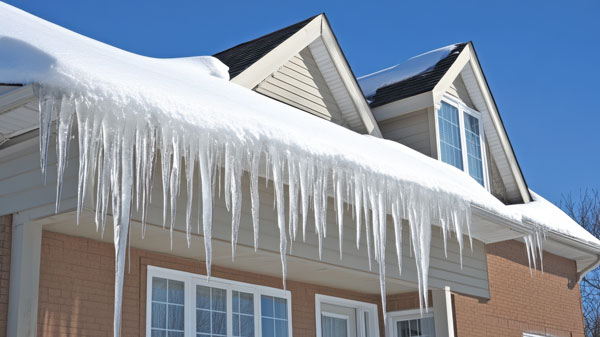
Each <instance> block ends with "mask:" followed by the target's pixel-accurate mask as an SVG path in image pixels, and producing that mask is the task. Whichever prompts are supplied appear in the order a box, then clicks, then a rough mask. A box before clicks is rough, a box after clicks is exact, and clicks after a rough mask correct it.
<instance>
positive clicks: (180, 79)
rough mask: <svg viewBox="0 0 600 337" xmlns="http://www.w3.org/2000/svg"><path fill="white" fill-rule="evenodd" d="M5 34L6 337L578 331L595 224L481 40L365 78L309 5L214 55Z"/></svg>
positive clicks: (1, 303) (48, 28) (23, 19)
mask: <svg viewBox="0 0 600 337" xmlns="http://www.w3.org/2000/svg"><path fill="white" fill-rule="evenodd" d="M0 34H1V35H0V50H4V51H6V54H5V56H4V59H3V58H2V57H0V59H3V60H4V61H3V63H2V64H0V83H3V84H2V85H0V233H1V235H0V240H1V242H2V243H1V245H0V246H1V247H2V249H1V250H0V252H1V253H0V254H1V260H0V261H2V263H1V269H2V272H1V273H0V277H1V278H2V279H1V281H0V287H1V290H0V294H1V296H0V325H1V326H0V336H75V335H77V336H110V335H119V334H120V335H122V336H153V337H154V336H198V337H205V336H295V337H299V336H318V337H329V336H365V337H366V336H369V337H371V336H402V337H405V336H461V337H464V336H480V335H488V336H583V317H582V312H581V295H580V291H579V285H578V282H579V280H580V279H581V277H582V276H583V275H585V274H586V273H587V272H588V271H590V270H592V269H593V268H595V267H596V266H597V265H598V263H599V262H600V241H598V240H597V239H595V238H594V237H593V236H592V235H591V234H589V233H587V232H586V231H585V230H583V229H582V228H581V227H580V226H578V225H577V224H576V223H575V222H573V221H572V220H570V219H569V217H568V216H566V215H565V214H564V213H563V212H562V211H560V210H559V209H558V208H556V207H555V206H553V205H551V204H550V203H549V202H547V201H545V200H544V199H543V198H542V197H540V196H538V195H537V194H535V193H534V192H532V191H530V190H529V189H528V187H527V184H526V181H525V178H524V175H523V172H522V171H521V169H520V167H519V164H518V161H517V158H516V156H515V154H514V151H513V148H512V145H511V143H510V140H509V139H508V135H507V134H506V131H505V129H504V126H503V124H502V120H501V118H500V113H499V111H498V107H497V105H496V102H495V101H494V98H493V96H492V93H491V92H490V90H489V87H488V85H487V82H486V79H485V76H484V74H483V71H482V69H481V66H480V63H479V61H478V58H477V54H476V52H475V48H474V45H473V43H471V42H468V43H459V44H455V45H451V46H447V47H443V48H440V49H437V50H434V51H431V52H428V53H425V54H422V55H419V56H416V57H414V58H412V59H410V60H408V61H407V62H405V63H402V64H400V65H397V66H394V67H391V68H388V69H385V70H382V71H380V72H377V73H374V74H370V75H366V76H363V77H360V78H358V79H357V78H356V77H355V75H354V74H353V73H352V70H351V68H350V66H349V64H348V62H347V60H346V58H345V56H344V54H343V52H342V50H341V48H340V46H339V44H338V42H337V40H336V38H335V35H334V34H333V31H332V30H331V26H330V24H329V22H328V20H327V18H326V16H325V15H324V14H321V15H317V16H314V17H311V18H309V19H307V20H305V21H302V22H299V23H297V24H294V25H292V26H289V27H286V28H283V29H281V30H278V31H276V32H273V33H270V34H268V35H265V36H262V37H259V38H257V39H255V40H252V41H249V42H246V43H243V44H240V45H237V46H235V47H232V48H230V49H228V50H225V51H222V52H219V53H217V54H215V55H214V58H211V57H205V58H187V59H171V60H157V59H151V58H146V57H141V56H138V55H133V54H130V53H126V52H123V51H121V50H118V49H116V48H113V47H110V46H107V45H104V44H102V43H99V42H96V41H93V40H90V39H87V38H85V37H82V36H80V35H77V34H75V33H73V32H70V31H67V30H65V29H63V28H60V27H57V26H55V25H52V24H50V23H48V22H45V21H43V20H41V19H38V18H36V17H34V16H32V15H29V14H27V13H25V12H22V11H20V10H18V9H15V8H13V7H11V6H8V5H5V4H0ZM217 59H218V60H220V61H216V60H217ZM223 64H224V65H226V66H227V67H225V66H223ZM72 124H73V128H72ZM38 129H39V131H38ZM71 129H72V130H71ZM54 139H56V141H55V140H54ZM55 148H56V151H54V149H55ZM40 162H41V163H40ZM40 164H41V167H42V170H40ZM44 177H45V178H44ZM54 177H57V178H54ZM44 179H45V180H46V181H45V182H44ZM248 191H250V192H249V193H248ZM58 202H60V203H58ZM328 205H329V207H328ZM178 206H179V207H178ZM111 220H112V221H113V225H112V226H111V225H110V223H111ZM107 222H108V223H109V225H108V226H106V224H107ZM209 273H210V278H208V277H207V275H208V274H209Z"/></svg>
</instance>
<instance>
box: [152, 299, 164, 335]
mask: <svg viewBox="0 0 600 337" xmlns="http://www.w3.org/2000/svg"><path fill="white" fill-rule="evenodd" d="M152 327H153V328H161V329H165V328H166V327H167V305H166V304H164V303H152Z"/></svg>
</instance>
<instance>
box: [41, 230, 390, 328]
mask: <svg viewBox="0 0 600 337" xmlns="http://www.w3.org/2000/svg"><path fill="white" fill-rule="evenodd" d="M113 259H114V253H113V246H112V245H111V244H108V243H102V242H99V241H94V240H90V239H84V238H78V237H73V236H68V235H64V234H58V233H53V232H48V231H44V232H43V235H42V257H41V270H40V294H39V308H38V337H44V336H111V335H112V319H113V296H114V295H113V291H114V286H113V283H114V278H113V277H114V262H113ZM148 265H154V266H159V267H164V268H170V269H176V270H182V271H187V272H192V273H198V274H205V269H204V262H202V261H198V260H192V259H186V258H181V257H175V256H170V255H165V254H158V253H151V252H148V251H144V250H139V249H135V248H132V249H131V266H130V267H131V271H130V272H129V273H128V272H127V270H128V268H129V266H127V267H126V274H125V287H124V291H123V331H122V335H123V336H144V334H145V301H146V296H145V294H146V268H147V266H148ZM212 275H213V276H214V277H219V278H225V279H231V280H236V281H240V282H247V283H255V284H261V285H265V286H269V287H275V288H281V279H280V278H276V277H270V276H264V275H258V274H252V273H248V272H241V271H236V270H232V269H226V268H222V267H218V266H213V269H212ZM287 287H288V290H290V291H291V293H292V322H293V323H292V324H293V329H294V330H293V334H294V337H307V336H315V302H314V300H315V294H317V293H319V294H324V295H329V296H336V297H343V298H348V299H353V300H357V301H363V302H369V303H376V304H378V306H379V295H378V294H377V291H378V289H376V290H375V294H370V295H367V294H360V293H354V292H349V291H346V290H339V289H333V288H329V287H321V286H317V285H313V284H307V283H301V282H294V281H292V280H288V282H287ZM379 307H380V306H379ZM380 308H381V307H380ZM380 310H381V309H380ZM379 316H380V329H381V331H382V332H383V322H382V321H381V320H382V315H381V313H380V314H379Z"/></svg>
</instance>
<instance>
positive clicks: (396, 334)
mask: <svg viewBox="0 0 600 337" xmlns="http://www.w3.org/2000/svg"><path fill="white" fill-rule="evenodd" d="M388 334H389V336H391V337H435V324H434V321H433V313H424V314H423V315H421V312H420V311H419V310H406V311H396V312H390V313H388Z"/></svg>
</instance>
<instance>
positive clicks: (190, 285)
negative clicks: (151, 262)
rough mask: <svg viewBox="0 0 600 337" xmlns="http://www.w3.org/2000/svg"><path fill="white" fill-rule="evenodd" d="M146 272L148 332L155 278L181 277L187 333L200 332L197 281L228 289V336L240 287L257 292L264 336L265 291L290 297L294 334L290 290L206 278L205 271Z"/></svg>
mask: <svg viewBox="0 0 600 337" xmlns="http://www.w3.org/2000/svg"><path fill="white" fill-rule="evenodd" d="M147 269H148V270H147V274H146V336H147V337H150V336H151V330H152V305H151V303H152V278H153V277H160V278H164V279H169V280H174V281H181V282H183V283H184V298H185V302H184V331H185V332H184V336H185V337H195V336H196V296H195V294H196V293H195V291H196V285H201V286H206V287H217V288H221V289H225V291H226V293H227V305H226V311H227V336H232V335H233V319H232V318H233V312H232V292H233V291H240V292H245V293H251V294H253V295H254V335H255V337H261V336H262V319H261V318H262V313H261V302H262V301H261V295H266V296H273V297H279V298H285V299H286V301H287V322H288V336H289V337H292V295H291V292H290V291H289V290H283V289H277V288H271V287H265V286H260V285H255V284H249V283H243V282H238V281H232V280H227V279H221V278H217V277H211V278H210V280H207V279H206V276H205V275H200V274H193V273H188V272H183V271H179V270H172V269H166V268H161V267H156V266H148V268H147Z"/></svg>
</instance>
